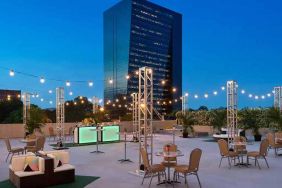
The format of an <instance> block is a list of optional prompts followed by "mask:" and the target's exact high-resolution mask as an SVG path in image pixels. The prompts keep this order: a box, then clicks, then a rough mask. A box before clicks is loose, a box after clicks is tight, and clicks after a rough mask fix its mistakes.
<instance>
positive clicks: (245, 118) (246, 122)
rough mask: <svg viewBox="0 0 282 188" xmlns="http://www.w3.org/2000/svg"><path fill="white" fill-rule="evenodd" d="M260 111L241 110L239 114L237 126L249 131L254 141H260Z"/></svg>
mask: <svg viewBox="0 0 282 188" xmlns="http://www.w3.org/2000/svg"><path fill="white" fill-rule="evenodd" d="M260 115H261V111H260V110H257V109H247V108H246V109H243V110H241V111H240V113H239V124H240V126H241V127H242V128H243V129H244V130H247V129H251V130H252V133H253V136H254V140H255V141H261V134H260V132H259V128H260V119H259V118H260Z"/></svg>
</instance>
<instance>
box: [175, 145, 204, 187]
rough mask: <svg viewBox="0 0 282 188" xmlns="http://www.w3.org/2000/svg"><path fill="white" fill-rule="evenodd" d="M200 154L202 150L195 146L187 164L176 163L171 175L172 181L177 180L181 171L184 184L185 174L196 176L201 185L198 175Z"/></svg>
mask: <svg viewBox="0 0 282 188" xmlns="http://www.w3.org/2000/svg"><path fill="white" fill-rule="evenodd" d="M201 155H202V150H201V149H199V148H196V149H194V150H193V151H192V152H191V154H190V159H189V165H176V166H175V167H174V169H175V170H174V176H173V179H174V181H176V180H177V177H179V173H181V174H183V175H184V179H185V184H187V175H195V176H196V177H197V180H198V182H199V185H200V187H202V185H201V182H200V179H199V176H198V171H199V164H200V159H201Z"/></svg>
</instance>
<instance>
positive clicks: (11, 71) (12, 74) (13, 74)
mask: <svg viewBox="0 0 282 188" xmlns="http://www.w3.org/2000/svg"><path fill="white" fill-rule="evenodd" d="M9 75H10V76H11V77H13V76H15V71H14V70H12V69H11V70H10V72H9Z"/></svg>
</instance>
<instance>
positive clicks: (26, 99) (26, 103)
mask: <svg viewBox="0 0 282 188" xmlns="http://www.w3.org/2000/svg"><path fill="white" fill-rule="evenodd" d="M22 100H23V124H24V125H26V123H27V122H28V121H29V120H30V93H23V96H22Z"/></svg>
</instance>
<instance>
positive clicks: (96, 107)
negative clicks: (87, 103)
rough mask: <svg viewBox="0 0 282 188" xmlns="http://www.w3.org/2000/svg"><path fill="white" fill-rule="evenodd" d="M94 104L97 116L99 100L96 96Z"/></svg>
mask: <svg viewBox="0 0 282 188" xmlns="http://www.w3.org/2000/svg"><path fill="white" fill-rule="evenodd" d="M92 104H93V114H96V113H97V112H98V104H99V98H98V97H95V96H94V97H93V98H92Z"/></svg>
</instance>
